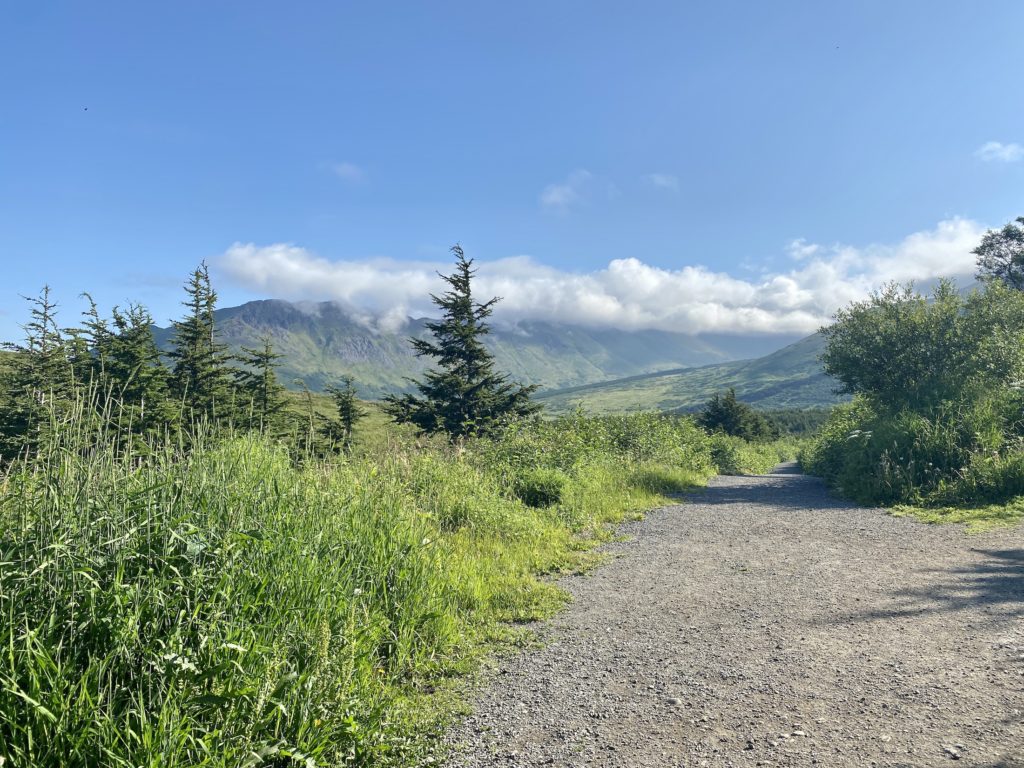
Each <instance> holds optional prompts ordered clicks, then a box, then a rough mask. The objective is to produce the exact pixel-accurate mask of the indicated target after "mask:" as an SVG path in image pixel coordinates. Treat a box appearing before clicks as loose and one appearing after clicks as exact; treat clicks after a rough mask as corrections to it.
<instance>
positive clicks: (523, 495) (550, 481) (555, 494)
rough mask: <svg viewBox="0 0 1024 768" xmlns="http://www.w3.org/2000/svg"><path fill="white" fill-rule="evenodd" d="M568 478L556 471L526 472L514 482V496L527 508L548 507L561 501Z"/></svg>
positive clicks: (541, 468) (537, 470)
mask: <svg viewBox="0 0 1024 768" xmlns="http://www.w3.org/2000/svg"><path fill="white" fill-rule="evenodd" d="M568 482H569V478H568V476H567V475H566V474H565V473H564V472H562V471H561V470H558V469H547V468H544V467H538V468H536V469H531V470H526V471H525V472H523V473H522V474H520V475H519V476H518V477H516V479H515V482H514V485H513V487H514V489H515V494H516V496H517V497H518V498H519V500H520V501H522V502H523V503H524V504H525V505H526V506H528V507H550V506H552V505H554V504H557V503H559V502H560V501H561V500H562V494H563V493H564V491H565V486H566V485H567V484H568Z"/></svg>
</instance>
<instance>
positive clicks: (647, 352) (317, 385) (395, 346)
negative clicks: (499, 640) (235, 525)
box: [154, 299, 794, 399]
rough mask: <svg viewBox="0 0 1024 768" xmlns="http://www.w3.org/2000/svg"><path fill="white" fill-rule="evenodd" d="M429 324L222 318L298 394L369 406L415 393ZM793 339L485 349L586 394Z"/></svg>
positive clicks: (334, 313) (511, 336) (535, 326)
mask: <svg viewBox="0 0 1024 768" xmlns="http://www.w3.org/2000/svg"><path fill="white" fill-rule="evenodd" d="M425 322H426V320H425V319H422V318H420V319H409V320H408V322H407V323H406V325H405V326H404V327H402V328H400V329H397V330H390V329H386V328H380V327H375V325H374V324H373V323H372V322H368V321H366V320H364V319H362V318H357V317H354V316H353V315H352V314H351V313H350V312H348V311H346V309H345V308H344V307H342V306H341V305H338V304H336V303H332V302H322V303H301V304H297V303H291V302H287V301H281V300H276V299H267V300H262V301H252V302H248V303H246V304H243V305H241V306H237V307H227V308H224V309H219V310H217V312H216V323H217V329H218V335H219V337H220V339H221V341H222V342H223V343H225V344H226V345H227V346H228V347H229V348H230V349H231V350H232V351H236V352H237V351H238V350H239V349H241V347H243V346H245V347H255V346H257V345H258V344H259V341H260V339H261V338H263V337H264V336H267V337H269V338H270V339H271V341H272V342H273V345H274V348H275V349H276V350H277V351H278V352H280V353H281V354H283V355H284V357H283V359H282V360H281V363H282V365H281V369H280V377H281V380H282V382H284V383H285V384H286V385H288V386H289V387H292V388H296V387H298V386H300V385H299V384H298V383H297V380H301V381H302V382H304V383H305V384H306V386H308V387H309V388H310V389H313V390H315V391H318V390H322V389H323V388H324V387H325V386H327V385H329V384H331V383H333V382H336V381H338V379H340V377H342V376H344V375H351V376H352V377H353V378H354V379H355V383H356V387H357V390H358V391H359V394H360V395H361V396H362V397H364V398H369V399H375V398H379V397H381V396H383V395H385V394H389V393H393V392H400V391H406V390H408V388H409V383H408V381H407V377H415V376H418V375H419V374H421V373H422V372H423V370H424V369H425V367H426V366H425V363H424V361H423V360H421V359H419V358H417V357H415V355H413V352H412V349H411V347H410V345H409V343H408V338H409V337H410V336H415V337H423V336H426V335H428V333H427V331H426V327H425ZM154 332H155V335H156V339H157V343H158V344H159V345H160V346H161V348H164V349H166V348H168V347H169V345H170V341H171V337H172V330H171V329H170V328H159V327H158V328H155V329H154ZM793 340H794V337H792V336H786V335H769V336H728V335H703V336H692V335H687V334H681V333H670V332H667V331H656V330H640V331H623V330H617V329H609V328H587V327H583V326H576V325H565V324H558V323H551V322H539V321H523V322H519V323H516V324H514V325H503V324H501V323H497V322H496V323H494V326H493V330H492V333H491V334H490V335H489V336H488V337H487V338H486V340H485V343H486V345H487V346H488V347H489V348H490V350H491V352H492V353H493V354H494V356H495V358H496V360H497V365H498V368H499V369H500V370H502V371H505V372H507V373H509V374H510V375H511V377H512V378H513V379H516V380H518V381H521V382H523V383H529V384H537V385H538V386H540V388H541V389H542V390H552V389H564V388H567V387H579V386H585V385H588V384H593V383H596V382H605V381H609V380H614V379H622V378H624V377H631V376H637V375H642V374H650V373H655V372H660V371H679V370H680V369H688V368H691V367H694V366H706V365H709V364H714V363H726V362H731V361H737V360H741V359H745V358H751V357H758V356H761V355H764V354H765V353H768V352H771V351H773V350H776V349H778V348H779V347H781V346H783V345H785V344H787V343H789V342H792V341H793Z"/></svg>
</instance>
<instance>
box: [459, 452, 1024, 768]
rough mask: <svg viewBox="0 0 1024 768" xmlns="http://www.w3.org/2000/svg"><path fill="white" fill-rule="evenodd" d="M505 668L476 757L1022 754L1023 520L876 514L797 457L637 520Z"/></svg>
mask: <svg viewBox="0 0 1024 768" xmlns="http://www.w3.org/2000/svg"><path fill="white" fill-rule="evenodd" d="M623 533H624V534H627V535H628V536H630V537H631V538H630V540H629V541H627V542H624V543H619V544H614V545H612V546H611V547H609V550H610V551H611V552H612V553H613V554H614V555H615V558H614V559H613V560H612V561H611V562H609V563H608V564H607V565H605V566H603V567H601V568H598V569H597V570H595V571H594V572H592V573H591V574H589V575H586V576H577V577H571V578H567V579H565V580H564V581H563V582H562V584H563V585H564V587H565V588H566V589H567V590H569V592H571V593H572V595H573V597H574V601H573V604H572V605H571V606H570V607H569V608H568V609H567V610H566V611H565V612H563V613H562V614H560V615H559V616H558V617H557V618H556V619H554V620H552V621H551V622H549V623H547V624H546V625H544V626H543V627H542V628H541V629H540V635H541V640H542V642H543V646H542V647H541V648H539V649H535V650H532V651H528V652H525V653H523V654H521V655H519V656H516V657H513V658H508V659H502V660H499V661H497V662H496V667H495V668H494V669H493V670H491V671H489V672H488V673H487V675H485V679H484V687H483V689H482V690H481V692H480V695H479V698H478V700H477V701H476V705H475V707H474V714H473V715H472V716H470V717H468V718H467V719H466V720H465V721H464V722H463V723H462V724H461V725H460V726H459V727H457V728H456V729H455V730H454V731H453V732H452V733H451V734H450V735H449V741H450V743H451V744H452V745H454V753H453V756H452V758H451V760H450V762H449V765H450V766H451V767H452V768H455V767H456V766H462V767H464V768H472V767H476V766H533V765H557V766H591V765H597V766H810V765H821V766H934V765H944V764H952V763H954V762H956V764H957V765H961V766H989V767H991V768H996V766H1003V767H1004V768H1009V767H1010V766H1024V528H1020V527H1018V528H1003V529H998V530H994V531H991V532H988V533H984V534H979V535H973V536H969V535H967V534H965V533H964V530H963V528H961V527H959V526H952V525H949V526H929V525H924V524H921V523H918V522H915V521H913V520H909V519H900V518H894V517H890V516H888V515H886V514H885V513H884V512H880V511H878V510H872V509H863V508H858V507H855V506H852V505H850V504H849V503H848V502H845V501H842V500H839V499H837V498H835V497H833V496H831V495H830V494H829V493H828V492H827V491H826V489H825V488H824V487H823V486H822V484H821V483H820V482H819V481H818V480H816V479H814V478H810V477H806V476H803V475H800V474H797V473H796V470H795V468H793V467H791V466H787V465H783V466H782V467H779V468H778V469H777V470H776V471H775V473H774V474H772V475H765V476H758V477H722V478H717V479H715V480H714V481H712V483H711V485H710V486H709V487H708V488H707V489H702V490H701V491H700V492H698V493H694V494H692V495H689V496H688V497H687V500H686V503H684V504H681V505H678V506H671V507H666V508H664V509H660V510H657V511H655V512H652V513H651V514H650V515H649V516H648V517H647V518H646V519H645V520H644V521H642V522H640V523H632V524H629V525H626V526H624V528H623Z"/></svg>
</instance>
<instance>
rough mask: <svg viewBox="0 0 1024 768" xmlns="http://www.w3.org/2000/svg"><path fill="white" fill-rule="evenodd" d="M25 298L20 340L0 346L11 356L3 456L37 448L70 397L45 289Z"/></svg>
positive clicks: (63, 348)
mask: <svg viewBox="0 0 1024 768" xmlns="http://www.w3.org/2000/svg"><path fill="white" fill-rule="evenodd" d="M26 299H27V301H28V302H29V304H30V305H31V310H30V319H29V322H28V323H26V324H25V325H24V326H22V328H23V330H24V331H25V342H24V344H20V345H19V344H5V345H4V346H5V347H6V349H7V350H8V351H10V352H11V353H12V355H11V357H10V358H9V361H8V368H7V371H6V372H5V376H4V380H3V389H4V400H5V401H6V402H5V403H4V408H3V411H2V413H0V452H2V453H3V455H5V456H11V455H13V454H15V453H19V452H21V451H22V450H24V449H26V448H28V449H32V448H33V447H34V446H36V445H38V444H39V440H40V439H41V437H42V434H43V432H44V431H45V430H46V429H47V428H48V425H50V424H53V423H55V420H56V418H58V417H60V416H61V415H63V414H64V413H65V412H66V410H67V409H68V408H69V407H70V405H71V403H72V401H73V398H74V396H75V379H74V371H73V369H72V365H71V362H70V360H69V358H68V345H67V341H66V339H65V338H64V335H63V333H62V332H61V329H60V327H59V326H58V325H57V304H56V303H55V302H54V301H53V299H52V298H51V296H50V287H49V286H44V287H43V290H42V291H41V292H40V293H39V295H38V296H36V297H31V298H29V297H26Z"/></svg>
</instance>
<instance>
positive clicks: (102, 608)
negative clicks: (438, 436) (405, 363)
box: [0, 414, 714, 768]
mask: <svg viewBox="0 0 1024 768" xmlns="http://www.w3.org/2000/svg"><path fill="white" fill-rule="evenodd" d="M57 426H58V427H59V428H57V429H55V430H54V431H53V434H52V437H51V438H50V443H49V444H48V445H46V446H44V450H42V451H41V453H40V454H39V456H37V457H36V458H34V459H33V460H31V461H28V462H21V463H17V464H15V465H13V466H11V467H9V468H8V470H7V473H6V474H5V475H4V476H3V479H2V480H0V642H2V643H3V652H2V655H0V757H2V758H4V760H6V762H7V764H8V765H18V766H83V767H84V766H96V765H104V766H125V767H126V768H127V766H143V765H144V766H157V765H159V766H193V765H203V766H215V767H218V766H219V767H223V768H227V767H228V766H244V765H250V766H257V765H267V766H270V765H273V766H283V765H292V764H297V765H307V766H312V765H336V764H339V763H342V762H346V763H352V764H357V765H398V764H409V763H410V762H414V761H416V760H418V759H420V758H422V757H423V756H424V755H425V754H427V753H428V752H429V751H430V750H431V749H432V748H433V747H432V746H431V745H432V743H433V742H432V741H431V735H432V734H434V733H436V732H437V730H438V729H439V728H440V727H441V726H442V725H443V724H444V723H445V722H446V721H447V720H448V719H449V718H450V717H451V716H452V715H453V713H455V712H457V711H459V708H460V705H459V695H460V693H459V692H460V685H461V683H459V682H458V681H459V680H461V679H464V675H465V673H466V672H468V671H470V670H472V669H473V668H474V666H475V665H476V664H477V663H478V661H479V659H480V658H481V655H482V654H484V653H487V652H491V651H493V650H494V649H496V648H500V647H502V646H514V645H519V644H522V643H523V642H524V641H525V638H526V636H525V635H524V630H523V629H522V624H523V623H527V622H532V621H536V620H538V619H543V618H546V617H548V616H551V615H552V614H553V613H554V612H555V611H557V610H558V609H559V608H561V607H562V606H564V604H565V602H566V599H567V598H566V595H565V593H564V592H563V591H562V590H560V589H559V588H558V587H557V586H556V584H555V583H554V582H553V581H552V579H551V578H550V577H551V576H554V575H557V574H560V573H569V572H576V571H580V570H583V569H586V568H588V567H590V566H592V565H593V564H594V563H595V562H597V561H598V560H599V557H600V556H599V555H598V554H597V553H596V552H595V551H594V549H593V548H594V546H595V545H597V544H600V543H602V542H605V541H608V540H610V538H611V536H612V533H613V529H612V526H613V525H614V524H615V523H617V522H619V521H621V520H623V519H625V518H627V517H634V516H636V515H638V514H640V513H641V512H642V511H643V510H646V509H650V508H652V507H655V506H658V505H660V504H663V503H667V502H668V501H669V500H670V499H671V496H672V495H673V494H676V493H678V492H679V491H681V490H685V489H686V488H689V487H692V486H694V485H696V484H700V483H702V482H704V480H705V479H706V478H707V477H708V475H710V474H711V473H712V472H713V471H714V467H713V465H712V463H711V459H710V452H709V446H708V440H707V438H706V437H705V436H704V435H703V434H702V433H701V432H699V430H696V429H695V428H694V427H693V426H692V424H690V423H689V422H687V421H678V420H666V419H661V418H659V417H656V416H650V415H646V416H636V417H624V418H613V419H592V418H587V417H584V416H581V415H578V414H577V415H574V416H572V417H569V418H567V419H563V420H559V421H557V422H539V423H535V424H532V425H520V426H516V427H514V428H512V429H511V430H510V431H509V432H508V433H506V434H505V435H503V436H502V437H501V439H498V440H487V441H478V442H474V443H471V444H468V445H466V446H465V447H463V448H461V449H459V450H454V449H444V448H439V447H437V446H433V447H431V446H423V445H416V444H414V443H411V442H409V441H402V440H401V439H400V436H395V435H392V434H385V435H384V436H383V437H382V438H381V443H380V444H379V445H378V447H376V448H374V449H373V450H368V449H367V450H361V451H360V452H358V453H357V455H356V456H354V457H349V458H347V459H344V458H342V459H337V460H333V461H331V462H319V461H308V462H305V463H296V460H295V457H294V455H293V454H291V453H290V452H289V451H287V450H286V449H285V448H284V447H282V446H279V445H276V444H275V443H274V442H273V441H271V440H269V439H266V438H263V437H260V436H248V437H230V436H228V437H223V438H220V439H216V438H215V436H212V435H209V434H207V435H203V436H201V439H190V440H188V441H182V442H181V443H180V444H178V445H164V446H160V445H152V446H150V447H149V449H148V450H146V451H145V452H144V454H145V458H140V454H139V453H138V451H137V450H136V449H137V448H138V447H139V446H133V453H132V455H123V454H122V453H119V450H120V449H117V448H115V447H113V445H114V444H113V443H112V442H111V441H109V440H107V439H106V434H105V433H104V432H103V430H102V429H100V430H98V431H91V430H92V429H93V428H92V427H90V426H89V425H88V424H86V423H84V422H76V421H69V422H68V423H65V424H60V425H57ZM186 443H187V445H188V446H189V447H188V450H185V448H184V447H182V446H183V445H185V444H186ZM521 476H528V477H530V478H533V479H531V480H530V482H536V481H537V480H536V478H541V480H544V482H547V483H548V484H549V486H550V487H549V488H547V490H546V494H547V496H544V497H543V500H544V505H538V506H536V507H531V506H527V504H525V503H524V502H523V501H522V500H521V499H520V498H519V496H518V495H517V493H522V483H520V482H519V481H518V480H517V478H519V477H521ZM551 478H554V480H552V479H551ZM529 498H531V499H533V498H534V496H530V497H529Z"/></svg>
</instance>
